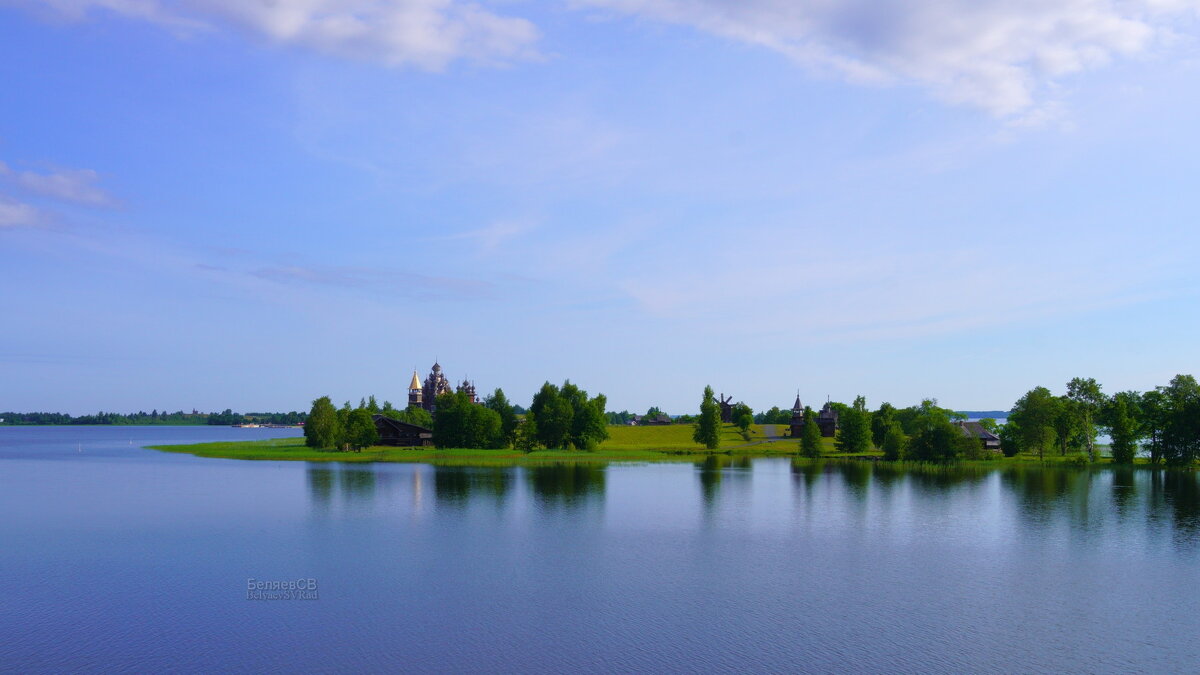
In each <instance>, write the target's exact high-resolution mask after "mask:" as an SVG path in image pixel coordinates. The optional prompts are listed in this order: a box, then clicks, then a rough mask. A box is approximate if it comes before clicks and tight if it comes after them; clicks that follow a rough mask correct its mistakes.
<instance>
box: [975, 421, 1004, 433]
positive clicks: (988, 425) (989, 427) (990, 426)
mask: <svg viewBox="0 0 1200 675" xmlns="http://www.w3.org/2000/svg"><path fill="white" fill-rule="evenodd" d="M979 426H981V427H983V429H984V431H988V432H991V433H993V434H998V433H1000V425H999V424H998V423H997V422H996V418H994V417H984V418H981V419H980V420H979Z"/></svg>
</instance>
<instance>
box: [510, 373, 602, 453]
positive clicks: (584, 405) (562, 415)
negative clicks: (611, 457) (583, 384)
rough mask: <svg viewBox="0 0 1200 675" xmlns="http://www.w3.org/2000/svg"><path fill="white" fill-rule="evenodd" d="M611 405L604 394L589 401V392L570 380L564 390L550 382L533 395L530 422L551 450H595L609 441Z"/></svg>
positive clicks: (539, 442) (529, 415) (528, 417)
mask: <svg viewBox="0 0 1200 675" xmlns="http://www.w3.org/2000/svg"><path fill="white" fill-rule="evenodd" d="M607 404H608V400H607V398H606V397H605V396H604V395H603V394H598V395H596V396H595V397H594V398H590V399H589V398H588V395H587V392H586V391H584V390H582V389H580V388H579V387H577V386H576V385H574V384H572V383H571V381H570V380H567V381H566V382H564V383H563V386H562V387H561V388H559V387H556V386H554V385H552V384H550V383H549V382H546V383H545V384H543V385H542V388H541V389H540V390H539V391H538V392H537V393H536V394H534V396H533V403H531V404H530V406H529V413H528V415H527V419H529V420H531V421H532V422H534V426H533V427H531V429H533V430H534V431H535V432H536V434H537V442H538V444H539V445H542V446H544V447H547V448H579V449H585V450H587V449H593V448H595V447H596V446H597V445H599V444H600V442H601V441H603V440H604V439H606V438H608V417H607V415H606V413H605V410H604V409H605V407H606V406H607Z"/></svg>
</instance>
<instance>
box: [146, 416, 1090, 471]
mask: <svg viewBox="0 0 1200 675" xmlns="http://www.w3.org/2000/svg"><path fill="white" fill-rule="evenodd" d="M776 430H777V432H782V431H783V430H784V429H783V427H782V426H778V427H777V428H776ZM608 432H609V439H608V440H607V441H605V442H604V443H602V444H601V445H600V447H599V448H597V449H596V450H594V451H583V450H578V451H574V450H572V451H568V450H539V451H537V452H531V453H523V452H520V451H518V450H512V449H505V450H474V449H458V448H447V449H438V448H391V447H383V446H375V447H371V448H367V449H365V450H363V451H362V452H334V451H323V450H313V449H312V448H309V447H306V446H305V445H304V439H303V438H277V439H272V440H265V441H225V442H219V443H198V444H193V445H158V446H151V447H152V448H153V449H155V450H161V451H164V452H180V453H188V454H192V455H196V456H198V457H214V458H224V459H250V460H292V461H305V462H420V463H427V464H439V465H471V466H510V465H516V464H520V465H537V464H554V463H561V462H602V463H603V462H696V461H700V460H703V459H704V458H706V457H709V456H713V455H730V456H738V457H779V456H794V455H796V454H797V452H798V450H799V445H798V442H797V441H796V440H795V439H793V438H775V439H771V440H768V439H767V437H766V436H765V432H764V429H763V427H762V426H761V425H755V426H754V427H752V428H751V431H750V434H751V435H750V440H749V441H746V440H745V439H743V438H742V435H741V432H740V431H739V430H738V429H737V428H736V427H734V426H732V425H725V426H724V428H723V429H722V437H721V447H720V448H718V449H717V450H708V449H706V448H704V447H703V446H701V445H697V444H696V443H694V442H692V427H691V426H690V425H686V424H680V425H670V426H661V427H627V426H610V427H609V428H608ZM821 443H822V459H865V460H873V459H877V458H879V457H881V456H882V454H883V453H881V452H878V451H871V452H867V453H859V454H850V453H839V452H837V451H836V450H835V448H834V445H833V439H832V438H823V439H821ZM1041 461H1042V460H1039V459H1038V457H1037V456H1036V455H1025V454H1022V455H1018V456H1016V457H1012V458H1005V457H998V458H996V459H990V460H974V461H972V462H970V463H973V464H984V465H1010V464H1026V463H1030V462H1041ZM1043 463H1046V464H1064V465H1074V464H1078V463H1079V459H1078V458H1077V457H1076V456H1073V455H1068V456H1066V457H1061V456H1058V455H1046V457H1045V460H1044V462H1043ZM1102 464H1103V463H1102Z"/></svg>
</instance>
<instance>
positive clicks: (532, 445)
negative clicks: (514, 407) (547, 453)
mask: <svg viewBox="0 0 1200 675" xmlns="http://www.w3.org/2000/svg"><path fill="white" fill-rule="evenodd" d="M513 447H514V448H516V449H517V450H520V451H521V452H533V451H534V450H537V449H538V433H537V422H536V421H534V419H533V417H532V416H527V417H526V418H525V420H524V421H522V422H521V423H520V424H518V425H517V435H516V439H515V440H514V441H513Z"/></svg>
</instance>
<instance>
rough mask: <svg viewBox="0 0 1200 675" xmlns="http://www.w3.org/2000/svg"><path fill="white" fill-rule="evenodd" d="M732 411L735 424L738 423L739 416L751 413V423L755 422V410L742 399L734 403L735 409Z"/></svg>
mask: <svg viewBox="0 0 1200 675" xmlns="http://www.w3.org/2000/svg"><path fill="white" fill-rule="evenodd" d="M730 413H731V415H732V417H731V419H732V420H733V423H734V424H737V421H738V418H740V417H741V416H742V415H749V416H750V423H751V424H753V423H754V410H752V409H751V408H750V406H748V405H746V404H745V403H742V402H741V401H738V402H737V403H734V404H733V409H732V410H730Z"/></svg>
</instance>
